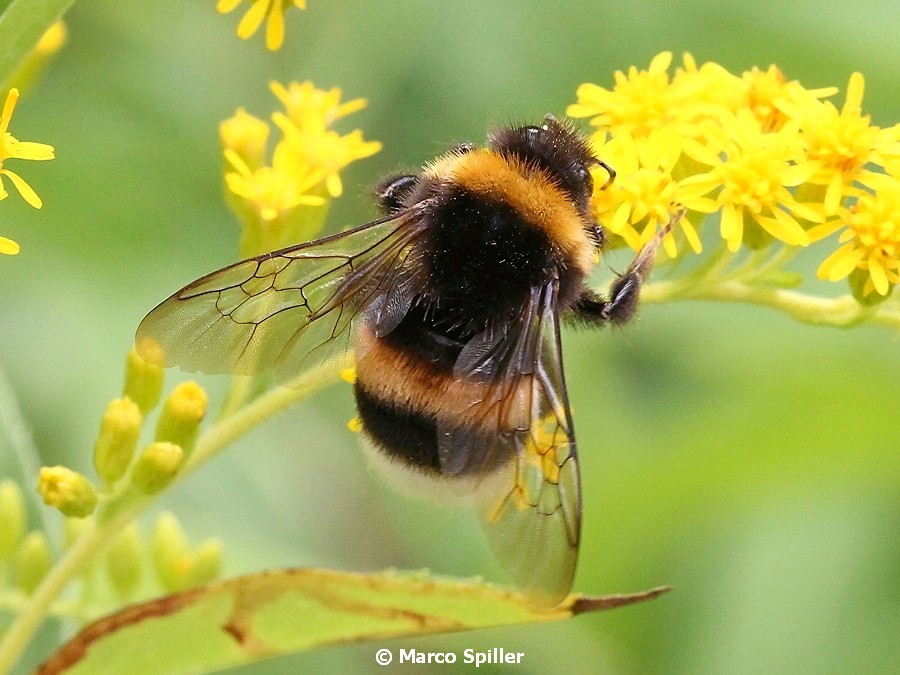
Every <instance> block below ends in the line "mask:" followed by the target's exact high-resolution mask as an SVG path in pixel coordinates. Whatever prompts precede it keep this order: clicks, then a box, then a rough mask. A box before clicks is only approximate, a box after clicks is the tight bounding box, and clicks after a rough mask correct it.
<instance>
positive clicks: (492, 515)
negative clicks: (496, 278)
mask: <svg viewBox="0 0 900 675" xmlns="http://www.w3.org/2000/svg"><path fill="white" fill-rule="evenodd" d="M557 293H558V282H556V281H553V282H551V283H548V284H547V285H546V286H544V287H543V288H535V289H533V291H532V293H531V296H530V299H529V302H528V303H527V304H526V306H525V307H524V308H523V310H522V312H521V313H520V314H519V316H518V317H516V319H515V320H514V321H513V322H512V324H511V325H508V326H505V327H503V328H499V329H493V330H488V331H485V332H484V333H483V334H481V335H479V336H476V337H475V338H473V340H472V341H471V342H469V343H468V344H467V345H466V347H465V348H464V349H463V351H462V352H461V353H460V355H459V357H458V359H457V363H456V366H455V371H456V372H455V375H456V379H457V381H458V382H460V383H465V382H469V383H471V382H481V383H483V384H482V386H481V387H478V388H475V389H473V388H472V387H471V386H470V385H465V384H461V385H460V386H461V387H466V389H467V390H468V391H473V390H474V391H479V392H480V393H478V394H477V396H475V397H474V400H469V402H468V413H467V414H466V419H467V423H466V425H465V426H464V428H461V429H460V428H456V429H450V428H442V429H440V430H439V431H440V436H439V454H440V457H441V468H442V470H443V471H444V472H445V473H449V474H461V473H468V472H472V471H475V472H480V473H485V474H486V475H487V477H486V478H485V479H484V480H483V481H482V485H481V488H480V489H479V490H478V492H477V494H476V500H477V506H478V508H479V511H480V513H481V515H482V520H483V525H484V529H485V531H486V532H487V535H488V540H489V541H490V543H491V548H492V549H493V551H494V554H495V555H496V556H497V559H498V560H499V561H500V563H501V565H503V567H504V568H506V570H507V571H508V572H509V573H510V575H511V576H512V577H513V579H514V581H515V582H516V584H517V585H518V586H519V587H520V588H521V589H522V590H523V591H524V592H525V593H526V594H527V595H529V596H530V597H531V599H532V601H533V602H534V603H535V604H536V605H538V606H544V607H551V606H555V605H557V604H559V602H561V601H562V599H563V598H564V597H565V596H566V595H567V594H568V593H569V590H570V588H571V586H572V579H573V577H574V574H575V563H576V560H577V557H578V546H579V542H580V539H581V481H580V477H579V473H578V457H577V455H576V452H575V436H574V432H573V429H572V419H571V413H570V411H569V402H568V397H567V394H566V386H565V379H564V375H563V367H562V351H561V348H560V335H559V317H558V314H557ZM470 399H472V397H471V396H470ZM497 465H499V468H498V469H496V470H493V469H491V467H493V466H497Z"/></svg>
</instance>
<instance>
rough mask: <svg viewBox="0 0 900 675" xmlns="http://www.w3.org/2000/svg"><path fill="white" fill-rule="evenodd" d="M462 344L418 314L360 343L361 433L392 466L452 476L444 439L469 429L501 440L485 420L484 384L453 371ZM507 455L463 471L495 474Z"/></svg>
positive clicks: (363, 334) (365, 332) (364, 333)
mask: <svg viewBox="0 0 900 675" xmlns="http://www.w3.org/2000/svg"><path fill="white" fill-rule="evenodd" d="M461 348H462V345H461V343H457V342H455V341H453V340H451V339H449V338H447V337H445V336H443V335H441V334H440V333H438V332H435V331H434V330H433V328H432V327H430V326H429V325H428V324H427V323H424V322H421V317H419V316H413V317H411V320H410V319H407V320H405V321H404V322H403V323H401V325H400V326H399V327H398V328H397V329H395V330H394V331H392V332H391V333H390V334H388V335H387V336H385V337H382V338H378V337H376V336H375V334H374V332H373V330H372V329H371V328H370V327H368V326H363V327H362V328H361V330H360V333H359V335H358V337H357V348H356V353H357V364H356V383H355V385H354V394H355V397H356V407H357V412H358V413H359V419H360V422H361V423H362V433H363V435H364V436H365V437H366V439H367V440H368V441H369V442H370V444H371V445H372V446H374V448H375V449H376V450H377V451H378V452H379V453H380V454H381V455H382V456H383V457H385V458H386V459H388V460H389V461H390V462H391V463H393V464H399V465H402V466H404V467H406V468H408V469H411V470H413V471H416V472H418V473H420V474H423V475H429V476H433V477H440V476H441V475H442V474H444V473H445V471H444V467H443V466H442V462H441V458H440V455H439V434H441V433H448V432H450V433H453V432H455V431H457V430H460V429H464V430H465V431H466V435H467V437H471V438H479V439H481V440H482V441H483V442H485V443H487V442H489V441H490V439H491V438H493V437H494V436H496V434H497V426H496V423H495V422H492V421H491V420H490V419H485V420H479V406H478V404H477V403H475V404H473V402H476V401H478V400H480V398H482V397H483V393H484V392H483V389H482V388H483V387H484V386H485V385H484V383H481V382H478V381H470V380H458V379H456V378H454V375H453V365H454V363H455V361H456V357H457V356H458V355H459V352H460V349H461ZM505 459H507V458H505V457H486V458H484V461H476V462H471V463H468V464H467V466H466V467H465V468H463V469H461V470H459V471H457V473H459V474H460V477H462V476H464V475H465V474H468V475H470V476H471V475H473V474H478V473H483V472H485V471H490V470H492V469H494V468H496V465H497V463H498V462H501V461H503V460H505Z"/></svg>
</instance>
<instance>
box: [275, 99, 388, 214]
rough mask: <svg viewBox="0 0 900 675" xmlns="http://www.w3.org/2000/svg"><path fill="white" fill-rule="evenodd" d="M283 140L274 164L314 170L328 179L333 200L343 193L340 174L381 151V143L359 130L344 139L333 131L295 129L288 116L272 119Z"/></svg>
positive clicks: (277, 150)
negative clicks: (363, 134) (344, 169)
mask: <svg viewBox="0 0 900 675" xmlns="http://www.w3.org/2000/svg"><path fill="white" fill-rule="evenodd" d="M272 119H273V120H274V122H275V124H277V125H278V127H279V128H280V129H281V131H282V133H283V134H284V139H283V140H282V141H281V142H280V143H279V144H278V145H277V146H276V147H275V153H274V156H273V164H275V163H279V162H283V163H284V164H285V165H291V164H293V165H294V166H296V167H298V168H299V167H315V169H316V170H318V171H321V172H323V173H324V175H325V187H326V189H327V190H328V194H329V195H330V196H332V197H340V196H341V194H342V193H343V185H342V183H341V176H340V171H341V169H343V168H344V167H346V166H347V165H348V164H350V163H351V162H354V161H356V160H357V159H364V158H366V157H370V156H372V155H374V154H375V153H376V152H378V151H380V150H381V143H379V142H378V141H365V140H363V137H362V131H360V130H359V129H356V130H355V131H352V132H351V133H349V134H346V135H344V136H341V135H340V134H338V133H337V132H336V131H332V130H330V129H324V130H323V129H316V128H310V127H304V128H300V127H298V126H296V125H295V124H294V123H293V122H292V121H291V120H290V119H288V117H287V116H286V115H282V114H281V113H275V114H274V115H272Z"/></svg>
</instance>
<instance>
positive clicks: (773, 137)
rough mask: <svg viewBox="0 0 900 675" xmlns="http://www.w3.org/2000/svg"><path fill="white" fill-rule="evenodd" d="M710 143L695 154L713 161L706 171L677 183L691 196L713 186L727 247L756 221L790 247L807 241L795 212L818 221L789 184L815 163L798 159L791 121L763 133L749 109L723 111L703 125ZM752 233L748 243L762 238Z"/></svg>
mask: <svg viewBox="0 0 900 675" xmlns="http://www.w3.org/2000/svg"><path fill="white" fill-rule="evenodd" d="M704 132H705V135H706V137H707V138H708V139H709V142H710V145H711V146H712V148H715V150H716V151H717V152H716V151H712V150H711V149H709V148H708V149H707V150H706V151H704V152H703V153H702V154H701V153H697V154H696V155H695V159H697V160H698V161H701V162H705V163H708V164H711V165H712V168H711V169H710V171H709V172H707V173H703V174H696V175H694V176H690V177H689V178H686V179H685V180H684V181H683V182H682V186H683V187H684V189H685V190H686V192H687V193H688V194H690V195H691V196H702V195H705V194H707V193H709V192H712V191H714V190H715V191H717V194H716V196H715V204H716V208H717V209H721V211H722V221H721V234H722V238H723V239H724V240H725V242H726V243H727V245H728V249H729V250H730V251H737V250H738V248H739V247H740V245H741V242H742V241H743V239H744V233H745V228H746V227H747V226H752V225H753V224H755V225H758V226H759V228H761V230H762V231H763V232H766V233H768V234H769V235H771V236H772V237H774V238H775V239H779V240H781V241H783V242H785V243H787V244H791V245H794V246H806V245H807V244H809V241H810V239H809V235H808V233H807V232H806V230H805V229H804V228H803V226H802V225H801V224H800V223H799V222H798V221H797V217H800V218H803V219H805V220H808V221H811V222H822V221H823V220H824V217H823V216H822V214H821V213H820V212H819V211H818V210H816V209H815V208H813V207H810V206H807V205H805V204H801V203H800V202H798V201H797V200H796V199H795V198H794V196H793V195H792V194H791V192H790V191H789V190H788V188H789V187H794V186H797V185H799V184H801V183H803V182H804V181H806V180H807V179H808V178H809V176H810V175H811V174H812V173H813V171H814V170H815V166H814V165H812V164H811V163H810V162H809V161H807V160H803V159H802V154H801V150H800V145H799V139H798V138H797V129H796V125H795V124H793V123H791V124H786V125H784V126H783V127H782V128H781V129H779V130H778V131H774V132H766V131H765V130H764V129H763V128H762V125H761V124H760V121H759V119H757V118H756V117H755V116H754V115H753V113H751V112H750V111H749V110H739V111H738V113H737V114H730V113H723V114H722V117H721V123H720V125H715V124H712V123H707V124H706V125H705V128H704ZM761 234H762V232H760V231H755V232H752V239H751V244H756V243H760V242H764V241H765V237H760V235H761Z"/></svg>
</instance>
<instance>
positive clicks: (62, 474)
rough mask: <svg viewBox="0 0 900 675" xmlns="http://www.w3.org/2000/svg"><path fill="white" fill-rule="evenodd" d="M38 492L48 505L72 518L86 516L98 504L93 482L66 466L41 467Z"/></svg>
mask: <svg viewBox="0 0 900 675" xmlns="http://www.w3.org/2000/svg"><path fill="white" fill-rule="evenodd" d="M37 489H38V493H39V494H40V495H41V497H43V499H44V503H45V504H47V505H48V506H53V507H54V508H57V509H59V510H60V511H62V513H63V514H64V515H67V516H70V517H72V518H84V517H86V516H89V515H91V513H93V512H94V508H95V507H96V506H97V492H96V491H95V490H94V486H93V485H91V482H90V481H89V480H88V479H87V478H85V477H84V476H82V475H81V474H80V473H78V472H77V471H72V469H69V468H67V467H65V466H44V467H41V472H40V475H39V476H38V485H37Z"/></svg>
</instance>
